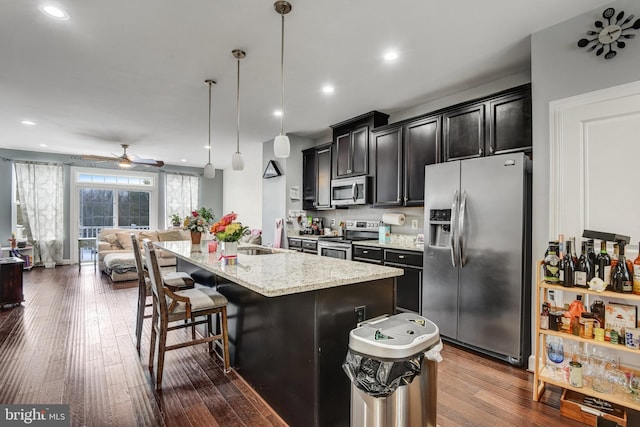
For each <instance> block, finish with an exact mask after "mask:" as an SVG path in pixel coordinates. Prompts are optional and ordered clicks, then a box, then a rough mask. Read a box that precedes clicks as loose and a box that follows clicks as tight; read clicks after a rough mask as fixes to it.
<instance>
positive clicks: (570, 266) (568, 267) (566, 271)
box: [560, 240, 576, 288]
mask: <svg viewBox="0 0 640 427" xmlns="http://www.w3.org/2000/svg"><path fill="white" fill-rule="evenodd" d="M575 271H576V267H575V264H574V263H573V257H572V256H571V240H567V241H566V242H565V253H564V257H563V258H562V264H561V266H560V284H561V285H562V286H564V287H567V288H569V287H572V286H574V285H575V282H574V273H575Z"/></svg>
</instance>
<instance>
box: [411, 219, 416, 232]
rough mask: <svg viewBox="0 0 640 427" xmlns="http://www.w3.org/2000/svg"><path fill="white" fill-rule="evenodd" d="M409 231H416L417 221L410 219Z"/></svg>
mask: <svg viewBox="0 0 640 427" xmlns="http://www.w3.org/2000/svg"><path fill="white" fill-rule="evenodd" d="M411 229H412V230H417V229H418V220H417V219H412V220H411Z"/></svg>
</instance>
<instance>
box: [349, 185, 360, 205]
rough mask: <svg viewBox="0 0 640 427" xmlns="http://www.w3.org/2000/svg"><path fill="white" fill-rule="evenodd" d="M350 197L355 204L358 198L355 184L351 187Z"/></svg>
mask: <svg viewBox="0 0 640 427" xmlns="http://www.w3.org/2000/svg"><path fill="white" fill-rule="evenodd" d="M351 197H352V198H353V202H354V203H355V202H356V199H357V197H358V184H356V183H355V182H354V183H353V184H352V185H351Z"/></svg>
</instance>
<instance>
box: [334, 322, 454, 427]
mask: <svg viewBox="0 0 640 427" xmlns="http://www.w3.org/2000/svg"><path fill="white" fill-rule="evenodd" d="M441 349H442V343H441V341H440V333H439V331H438V327H437V326H436V325H435V324H434V323H433V322H431V321H430V320H428V319H425V318H424V317H422V316H419V315H417V314H411V313H401V314H396V315H393V316H382V317H379V318H375V319H371V320H368V321H366V322H362V323H361V324H359V325H358V327H357V328H356V329H353V330H352V331H351V332H350V334H349V352H348V354H347V358H346V360H345V363H344V365H343V368H344V370H345V372H346V373H347V376H348V377H349V379H350V380H351V427H436V413H437V381H438V362H439V361H440V360H441V357H440V350H441Z"/></svg>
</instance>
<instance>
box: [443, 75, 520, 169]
mask: <svg viewBox="0 0 640 427" xmlns="http://www.w3.org/2000/svg"><path fill="white" fill-rule="evenodd" d="M443 127H444V137H443V148H444V149H443V160H444V161H451V160H461V159H469V158H473V157H482V156H491V155H494V154H503V153H509V152H515V151H531V148H532V142H531V86H530V85H528V84H527V85H524V86H519V87H516V88H513V89H509V90H507V91H503V92H500V93H497V94H495V95H492V96H490V97H486V98H483V99H479V100H475V101H471V102H468V103H465V104H461V105H460V106H457V107H453V108H451V109H448V110H447V111H445V112H444V113H443Z"/></svg>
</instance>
